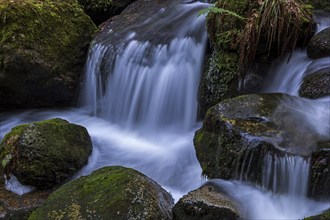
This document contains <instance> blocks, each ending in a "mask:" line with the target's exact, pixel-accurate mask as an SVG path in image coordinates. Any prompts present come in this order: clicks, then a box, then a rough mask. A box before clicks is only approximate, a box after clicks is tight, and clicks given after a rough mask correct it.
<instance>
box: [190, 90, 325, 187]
mask: <svg viewBox="0 0 330 220" xmlns="http://www.w3.org/2000/svg"><path fill="white" fill-rule="evenodd" d="M306 101H307V100H305V99H302V98H299V97H293V96H289V95H285V94H259V95H257V94H253V95H243V96H238V97H236V98H233V99H228V100H225V101H222V102H220V103H218V104H217V105H215V106H213V107H212V108H210V109H209V110H208V112H207V115H206V117H205V119H204V121H203V126H202V128H201V129H199V130H198V131H197V132H196V134H195V137H194V145H195V149H196V154H197V158H198V160H199V162H200V164H201V167H202V170H203V174H205V175H206V176H208V177H209V178H221V179H234V178H239V177H240V174H241V173H243V174H244V175H243V176H245V177H246V178H247V180H249V181H253V182H257V183H261V176H262V169H263V167H264V160H263V159H262V158H264V157H265V155H266V154H267V153H271V155H273V156H274V155H278V156H281V155H285V154H293V155H300V156H302V157H307V156H310V155H311V154H312V152H313V151H314V150H315V149H316V145H315V144H316V142H317V141H319V140H322V138H323V136H321V135H320V134H318V133H317V132H316V131H314V130H313V129H312V128H311V125H310V124H309V122H308V121H305V120H303V118H304V115H303V114H302V113H301V112H299V111H297V110H296V109H300V108H301V107H302V106H305V105H306V103H305V102H306ZM298 127H299V129H297V128H298Z"/></svg>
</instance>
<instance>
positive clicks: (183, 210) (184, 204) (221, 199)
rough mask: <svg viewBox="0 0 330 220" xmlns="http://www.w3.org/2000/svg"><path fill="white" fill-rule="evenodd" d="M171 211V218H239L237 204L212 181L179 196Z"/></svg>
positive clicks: (182, 219) (223, 219)
mask: <svg viewBox="0 0 330 220" xmlns="http://www.w3.org/2000/svg"><path fill="white" fill-rule="evenodd" d="M172 212H173V220H203V219H204V220H206V219H207V220H212V219H214V220H217V219H221V220H235V219H237V220H238V219H241V216H240V214H239V207H238V204H236V202H234V201H233V200H232V199H231V198H230V197H229V196H228V195H226V194H225V193H224V192H222V191H221V190H220V189H218V188H217V187H216V185H214V184H212V182H208V183H205V184H204V185H203V186H201V187H200V188H199V189H197V190H194V191H192V192H189V193H188V194H187V195H185V196H183V197H182V198H180V200H179V201H178V202H177V203H176V204H175V206H174V207H173V209H172Z"/></svg>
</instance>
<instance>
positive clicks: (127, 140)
mask: <svg viewBox="0 0 330 220" xmlns="http://www.w3.org/2000/svg"><path fill="white" fill-rule="evenodd" d="M206 6H207V5H206V4H202V3H198V2H195V3H189V4H188V3H185V4H179V5H175V6H173V7H174V8H173V7H172V8H162V9H160V10H159V11H157V13H155V16H154V17H152V19H150V20H149V21H146V22H145V24H148V25H147V26H148V27H149V26H150V23H152V22H154V23H156V24H157V28H158V29H160V30H162V29H161V28H162V25H164V26H165V27H168V26H171V27H174V28H172V29H171V36H169V37H166V38H164V39H163V38H160V39H156V40H155V39H151V36H148V34H149V33H150V34H151V33H152V32H148V31H152V30H149V29H147V28H146V29H145V28H144V27H143V28H142V29H143V31H145V33H144V34H142V35H143V36H142V37H141V33H137V32H134V31H129V30H128V31H127V35H126V36H125V37H124V38H123V39H122V41H121V42H120V43H119V44H118V45H114V44H111V42H110V43H109V40H105V41H98V42H96V43H95V44H94V45H93V47H92V48H91V49H90V52H89V58H88V61H87V63H86V76H85V82H84V86H83V89H82V94H81V99H80V101H81V102H80V107H79V108H73V109H65V110H63V109H62V110H61V109H58V110H56V109H53V110H44V111H41V110H28V111H22V112H10V113H2V114H1V115H0V123H1V126H0V138H2V137H3V136H4V135H5V134H6V133H7V132H9V131H10V129H11V128H12V127H14V126H16V125H19V124H22V123H28V122H33V121H39V120H43V119H49V118H54V117H60V118H63V119H66V120H68V121H70V122H71V123H76V124H80V125H83V126H85V127H86V128H87V130H88V132H89V134H90V135H91V137H92V141H93V153H92V155H91V157H90V158H89V162H88V165H87V166H86V167H84V168H83V169H82V170H81V171H80V172H79V173H78V174H77V175H76V177H78V176H80V175H87V174H89V173H90V172H92V171H94V170H96V169H98V168H100V167H103V166H111V165H121V166H126V167H132V168H134V169H137V170H139V171H141V172H143V173H144V174H146V175H147V176H149V177H151V178H152V179H154V180H156V181H157V182H158V183H159V184H161V185H162V186H163V187H164V188H165V189H167V190H168V191H170V192H171V193H172V195H173V196H174V197H175V199H176V200H177V199H178V198H180V197H181V196H182V195H183V194H185V193H187V192H189V191H191V190H193V189H196V188H197V187H199V186H200V185H201V183H202V181H203V180H202V178H201V168H200V165H199V163H198V161H197V158H196V155H195V151H194V147H193V142H192V140H193V136H194V132H195V130H196V129H198V128H199V127H200V126H201V125H200V123H198V122H197V89H198V84H199V79H200V73H201V69H202V63H203V56H204V50H205V44H206V31H205V17H204V16H200V17H197V12H198V11H199V10H200V9H201V8H204V7H206ZM176 19H177V20H176ZM179 21H180V22H179ZM322 21H323V20H322V19H321V20H320V25H319V27H320V29H324V22H322ZM148 22H149V23H148ZM145 24H141V27H142V25H145ZM176 25H177V26H176ZM151 27H153V28H154V27H155V26H151ZM172 32H173V33H172ZM142 38H143V39H145V40H142ZM116 43H118V42H116ZM328 65H329V58H323V59H318V60H315V61H312V60H310V59H309V58H307V56H306V53H305V51H302V50H297V51H296V52H295V53H294V54H293V55H292V57H291V59H290V61H289V62H287V57H285V58H283V60H279V61H277V62H275V63H274V65H273V67H272V69H271V71H270V72H271V74H270V78H269V81H268V83H267V86H266V87H265V89H264V92H283V93H288V94H291V95H295V96H297V95H298V89H299V85H300V84H301V80H302V78H303V77H304V75H305V74H308V73H309V72H313V71H314V70H315V69H318V68H323V67H327V66H328ZM306 103H307V104H306ZM308 103H310V104H308ZM301 106H302V107H301V109H299V111H300V112H301V114H302V115H304V116H306V119H307V120H309V123H310V125H311V126H312V127H313V128H314V129H315V130H316V131H317V133H319V134H320V135H323V136H324V137H327V135H329V133H330V130H329V126H330V125H329V123H326V122H328V121H329V114H330V113H329V109H330V106H329V97H326V98H323V99H318V100H307V99H306V100H305V101H303V102H302V104H301ZM263 159H264V161H265V164H266V166H265V167H264V170H263V180H262V184H261V186H256V185H255V184H249V183H246V182H242V181H223V180H213V181H215V182H216V183H217V184H218V185H219V186H220V187H222V188H224V189H225V190H226V191H227V192H228V193H229V194H230V195H231V196H232V197H233V198H235V199H236V200H237V201H239V203H240V204H241V206H242V207H243V210H242V211H243V212H242V216H243V217H244V218H245V219H299V218H303V217H304V216H309V215H312V214H317V213H319V212H320V211H322V210H325V209H327V208H329V202H328V201H325V202H315V201H312V200H309V199H307V198H306V187H307V182H306V181H307V179H308V175H309V174H308V163H309V159H308V158H307V159H306V158H301V157H294V156H286V157H279V156H275V157H273V156H271V155H267V156H266V157H265V158H263ZM274 173H275V174H276V175H273V174H274ZM242 175H244V174H243V173H242ZM7 187H8V188H9V189H11V190H13V191H16V192H17V193H20V194H21V193H24V192H26V190H28V189H27V188H25V187H21V186H19V185H17V182H15V181H12V182H9V184H8V185H7Z"/></svg>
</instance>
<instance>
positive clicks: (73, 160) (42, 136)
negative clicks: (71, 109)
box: [0, 118, 92, 189]
mask: <svg viewBox="0 0 330 220" xmlns="http://www.w3.org/2000/svg"><path fill="white" fill-rule="evenodd" d="M91 152H92V142H91V138H90V136H89V134H88V132H87V130H86V128H84V127H82V126H80V125H76V124H71V123H69V122H67V121H65V120H63V119H59V118H55V119H50V120H46V121H41V122H35V123H32V124H24V125H20V126H17V127H14V128H13V129H12V130H11V132H10V133H8V134H7V135H6V136H5V137H4V139H3V140H2V142H1V144H0V161H1V165H2V167H3V168H4V172H5V174H6V176H7V178H10V176H11V174H13V175H15V176H16V177H17V179H18V180H19V182H20V183H22V184H25V185H31V186H35V187H37V188H40V189H47V188H51V187H53V186H55V185H57V184H59V183H61V182H63V181H64V180H66V179H67V178H69V177H72V176H73V175H74V174H75V173H76V172H77V171H78V170H79V169H81V168H82V167H83V166H84V165H85V164H87V162H88V157H89V155H90V154H91Z"/></svg>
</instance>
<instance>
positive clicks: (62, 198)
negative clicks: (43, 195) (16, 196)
mask: <svg viewBox="0 0 330 220" xmlns="http://www.w3.org/2000/svg"><path fill="white" fill-rule="evenodd" d="M172 205H173V198H172V196H171V195H170V194H169V193H167V192H166V191H165V190H164V189H162V188H161V187H160V186H159V185H158V184H157V183H156V182H154V181H153V180H151V179H149V178H148V177H146V176H145V175H143V174H142V173H140V172H138V171H136V170H133V169H130V168H125V167H119V166H114V167H104V168H101V169H99V170H97V171H94V172H93V173H92V174H90V175H89V176H85V177H80V178H79V179H76V180H74V181H71V182H69V183H67V184H65V185H63V186H62V187H61V188H59V189H58V190H57V191H55V192H54V193H52V194H51V195H50V197H49V198H48V199H47V200H46V202H45V203H44V204H43V205H42V206H40V207H39V208H38V209H37V210H36V211H35V212H34V213H33V214H32V215H31V216H30V217H29V220H34V219H122V220H125V219H149V220H153V219H171V208H172Z"/></svg>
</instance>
